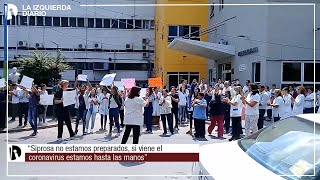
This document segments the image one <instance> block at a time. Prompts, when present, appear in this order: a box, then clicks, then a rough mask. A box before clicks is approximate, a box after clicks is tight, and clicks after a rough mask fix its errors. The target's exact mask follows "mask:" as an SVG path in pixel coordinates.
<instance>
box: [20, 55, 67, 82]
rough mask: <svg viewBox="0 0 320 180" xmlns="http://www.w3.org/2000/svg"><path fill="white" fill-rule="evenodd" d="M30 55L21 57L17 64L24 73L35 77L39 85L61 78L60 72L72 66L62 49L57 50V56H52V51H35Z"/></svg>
mask: <svg viewBox="0 0 320 180" xmlns="http://www.w3.org/2000/svg"><path fill="white" fill-rule="evenodd" d="M30 55H31V56H30V57H21V58H20V60H19V61H18V62H17V63H16V65H17V66H18V67H19V70H20V72H21V74H22V75H25V76H28V77H31V78H33V79H34V83H35V84H38V85H40V84H41V83H45V84H48V83H49V82H51V81H52V80H58V79H61V75H60V73H61V72H64V71H66V70H68V69H70V68H71V67H70V66H69V65H68V64H67V63H66V61H65V58H64V57H63V56H62V55H61V53H60V51H57V56H56V57H53V56H51V54H50V53H42V52H40V53H37V52H35V51H33V52H31V53H30Z"/></svg>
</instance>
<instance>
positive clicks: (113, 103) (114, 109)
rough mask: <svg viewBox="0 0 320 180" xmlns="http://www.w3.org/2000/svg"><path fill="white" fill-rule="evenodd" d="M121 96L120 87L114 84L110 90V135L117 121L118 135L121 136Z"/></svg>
mask: <svg viewBox="0 0 320 180" xmlns="http://www.w3.org/2000/svg"><path fill="white" fill-rule="evenodd" d="M121 104H122V102H121V98H120V95H119V93H118V88H117V87H116V86H113V87H112V88H111V91H110V98H109V105H108V109H109V121H110V128H109V134H108V136H112V126H113V123H115V125H116V127H117V130H118V131H117V134H116V137H119V136H120V123H119V109H120V108H119V107H121Z"/></svg>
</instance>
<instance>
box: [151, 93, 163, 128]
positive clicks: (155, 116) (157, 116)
mask: <svg viewBox="0 0 320 180" xmlns="http://www.w3.org/2000/svg"><path fill="white" fill-rule="evenodd" d="M153 96H154V101H153V102H152V106H153V113H152V116H153V119H154V122H153V125H157V126H159V123H160V106H159V101H160V98H161V92H159V88H155V89H154V93H153Z"/></svg>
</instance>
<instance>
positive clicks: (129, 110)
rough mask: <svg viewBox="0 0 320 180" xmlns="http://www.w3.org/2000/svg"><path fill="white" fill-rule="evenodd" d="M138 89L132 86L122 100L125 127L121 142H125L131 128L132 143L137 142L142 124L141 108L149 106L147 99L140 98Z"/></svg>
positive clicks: (139, 89)
mask: <svg viewBox="0 0 320 180" xmlns="http://www.w3.org/2000/svg"><path fill="white" fill-rule="evenodd" d="M140 91H141V88H140V87H137V86H134V87H132V89H131V91H130V93H129V96H128V98H127V99H126V100H125V102H124V108H125V114H124V124H125V128H126V129H125V131H124V134H123V137H122V141H121V144H126V143H127V141H128V138H129V136H130V133H131V129H132V130H133V144H138V143H139V136H140V127H141V126H142V125H143V108H144V107H147V106H149V99H148V98H142V97H141V96H140Z"/></svg>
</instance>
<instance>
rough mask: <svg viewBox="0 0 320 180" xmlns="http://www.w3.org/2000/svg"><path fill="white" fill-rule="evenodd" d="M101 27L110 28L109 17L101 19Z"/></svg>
mask: <svg viewBox="0 0 320 180" xmlns="http://www.w3.org/2000/svg"><path fill="white" fill-rule="evenodd" d="M103 27H104V28H110V19H104V20H103Z"/></svg>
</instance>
